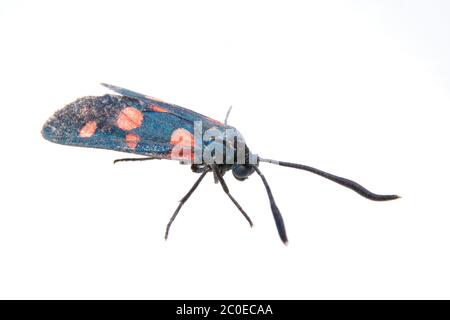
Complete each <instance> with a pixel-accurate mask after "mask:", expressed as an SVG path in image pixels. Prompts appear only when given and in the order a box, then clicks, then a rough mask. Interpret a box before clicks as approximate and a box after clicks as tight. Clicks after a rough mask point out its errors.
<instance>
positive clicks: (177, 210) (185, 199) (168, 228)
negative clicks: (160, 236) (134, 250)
mask: <svg viewBox="0 0 450 320" xmlns="http://www.w3.org/2000/svg"><path fill="white" fill-rule="evenodd" d="M208 172H209V169H208V170H206V171H204V172H203V173H202V174H201V176H200V177H199V178H198V179H197V181H196V182H195V183H194V185H193V186H192V187H191V189H190V190H189V192H188V193H186V195H185V196H184V197H183V198H182V199H181V200H180V203H179V204H178V207H177V209H176V210H175V212H174V213H173V214H172V217H171V218H170V220H169V223H168V224H167V227H166V234H165V236H164V238H165V239H166V240H167V238H168V237H169V230H170V226H171V225H172V223H173V221H174V220H175V218H176V217H177V215H178V212H180V209H181V207H182V206H183V205H184V203H185V202H186V201H187V200H188V199H189V197H190V196H191V195H192V194H193V193H194V191H195V189H197V187H198V185H199V184H200V182H202V180H203V178H204V177H205V176H206V174H207V173H208Z"/></svg>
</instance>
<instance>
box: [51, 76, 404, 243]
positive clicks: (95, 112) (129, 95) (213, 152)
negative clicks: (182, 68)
mask: <svg viewBox="0 0 450 320" xmlns="http://www.w3.org/2000/svg"><path fill="white" fill-rule="evenodd" d="M102 85H104V86H105V87H107V88H108V89H110V90H112V91H114V92H115V93H116V94H105V95H103V96H87V97H82V98H79V99H77V100H76V101H74V102H72V103H70V104H68V105H67V106H65V107H64V108H62V109H61V110H59V111H57V112H56V113H55V114H54V115H53V116H52V117H51V118H50V119H49V120H48V121H47V122H46V123H45V124H44V127H43V129H42V135H43V137H44V138H45V139H47V140H49V141H51V142H55V143H58V144H63V145H70V146H80V147H88V148H101V149H110V150H115V151H122V152H128V153H133V154H137V155H141V156H143V157H138V158H122V159H117V160H115V161H114V163H117V162H121V161H145V160H153V159H167V160H176V161H180V162H181V163H183V164H190V165H191V170H192V171H193V172H194V173H197V174H199V175H200V176H199V177H198V179H197V181H196V182H195V183H194V185H193V186H192V187H191V189H190V190H189V191H188V193H187V194H186V195H185V196H184V197H183V198H182V199H181V201H180V203H179V205H178V207H177V208H176V210H175V212H174V213H173V214H172V216H171V218H170V220H169V223H168V224H167V227H166V232H165V238H166V239H167V237H168V235H169V230H170V227H171V225H172V223H173V222H174V220H175V218H176V216H177V215H178V213H179V211H180V209H181V207H182V206H183V205H184V204H185V203H186V201H187V200H188V199H189V197H190V196H191V195H192V194H193V192H194V191H195V190H196V189H197V187H198V186H199V184H200V183H201V182H202V180H203V178H204V177H205V176H206V175H207V174H208V173H212V174H213V176H214V180H215V182H216V183H220V185H221V187H222V189H223V191H224V192H225V193H226V194H227V196H228V197H229V198H230V200H231V201H232V202H233V203H234V205H235V206H236V207H237V209H238V210H239V211H240V212H241V214H242V215H243V217H244V218H245V219H246V220H247V221H248V223H249V224H250V226H253V222H252V220H251V219H250V217H249V216H248V215H247V213H246V212H245V211H244V209H243V208H242V207H241V205H240V204H239V203H238V202H237V201H236V199H235V198H234V197H233V196H232V195H231V193H230V190H229V188H228V186H227V184H226V182H225V180H224V175H225V173H226V172H228V171H231V173H232V175H233V176H234V178H236V179H237V180H239V181H244V180H246V179H247V178H248V177H249V176H250V175H252V174H253V173H255V172H256V174H257V175H258V176H259V177H260V178H261V180H262V182H263V184H264V187H265V189H266V191H267V195H268V197H269V202H270V207H271V210H272V214H273V217H274V220H275V224H276V227H277V230H278V235H279V237H280V239H281V241H282V242H283V243H284V244H287V243H288V237H287V234H286V228H285V225H284V222H283V217H282V216H281V213H280V210H279V209H278V207H277V205H276V203H275V200H274V197H273V194H272V191H271V189H270V186H269V184H268V182H267V180H266V178H265V177H264V175H263V173H262V172H261V170H260V168H259V165H260V164H261V163H263V162H264V163H271V164H276V165H279V166H282V167H289V168H295V169H301V170H306V171H309V172H312V173H314V174H317V175H319V176H321V177H323V178H326V179H328V180H331V181H334V182H336V183H338V184H340V185H342V186H344V187H347V188H349V189H351V190H353V191H355V192H357V193H359V194H360V195H361V196H363V197H365V198H367V199H370V200H374V201H386V200H394V199H397V198H399V196H397V195H380V194H375V193H373V192H371V191H369V190H367V189H366V188H364V187H363V186H361V185H360V184H358V183H356V182H354V181H352V180H349V179H346V178H342V177H339V176H336V175H333V174H330V173H327V172H324V171H322V170H319V169H316V168H313V167H310V166H306V165H302V164H297V163H291V162H284V161H277V160H271V159H266V158H262V157H260V156H259V155H257V154H254V153H252V152H251V151H250V149H249V147H248V146H247V143H246V142H245V139H244V138H243V136H242V135H241V134H240V132H239V131H238V130H237V129H236V128H234V127H233V126H230V125H228V123H227V119H228V115H229V112H230V110H229V111H228V113H227V116H226V119H225V121H224V122H221V121H217V120H214V119H212V118H209V117H207V116H204V115H202V114H199V113H197V112H195V111H192V110H189V109H186V108H183V107H180V106H177V105H175V104H171V103H167V102H163V101H161V100H158V99H156V98H153V97H150V96H147V95H144V94H140V93H137V92H134V91H131V90H128V89H124V88H120V87H117V86H113V85H109V84H102Z"/></svg>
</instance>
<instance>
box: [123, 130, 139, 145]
mask: <svg viewBox="0 0 450 320" xmlns="http://www.w3.org/2000/svg"><path fill="white" fill-rule="evenodd" d="M125 141H126V142H127V144H128V146H129V147H130V148H131V149H136V147H137V145H138V143H139V141H141V137H139V135H137V134H135V133H128V134H127V135H126V136H125Z"/></svg>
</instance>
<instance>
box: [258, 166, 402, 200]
mask: <svg viewBox="0 0 450 320" xmlns="http://www.w3.org/2000/svg"><path fill="white" fill-rule="evenodd" d="M258 160H259V161H261V162H267V163H272V164H277V165H279V166H282V167H289V168H295V169H300V170H305V171H309V172H312V173H314V174H317V175H319V176H321V177H324V178H326V179H328V180H331V181H333V182H336V183H338V184H340V185H341V186H344V187H347V188H349V189H352V190H353V191H355V192H357V193H359V194H360V195H361V196H363V197H365V198H367V199H370V200H373V201H387V200H395V199H398V198H400V196H398V195H395V194H389V195H383V194H376V193H373V192H371V191H369V190H367V189H366V188H364V187H363V186H362V185H360V184H359V183H356V182H355V181H352V180H350V179H347V178H343V177H339V176H335V175H334V174H331V173H328V172H325V171H322V170H319V169H316V168H313V167H310V166H305V165H303V164H298V163H291V162H284V161H277V160H271V159H264V158H260V157H258Z"/></svg>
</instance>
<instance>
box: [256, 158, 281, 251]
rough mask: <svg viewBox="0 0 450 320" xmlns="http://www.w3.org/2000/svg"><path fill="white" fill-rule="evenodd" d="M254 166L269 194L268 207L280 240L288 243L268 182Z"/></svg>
mask: <svg viewBox="0 0 450 320" xmlns="http://www.w3.org/2000/svg"><path fill="white" fill-rule="evenodd" d="M253 167H254V168H255V171H256V172H257V173H258V174H259V176H260V177H261V180H262V181H263V183H264V186H265V187H266V191H267V195H268V196H269V201H270V208H271V209H272V213H273V218H274V219H275V224H276V225H277V230H278V235H279V236H280V238H281V241H283V243H284V244H287V243H288V238H287V234H286V228H285V227H284V221H283V217H282V216H281V213H280V210H279V209H278V207H277V204H276V203H275V199H274V198H273V195H272V191H271V190H270V187H269V184H268V183H267V180H266V178H265V177H264V175H263V174H262V172H261V171H260V170H259V169H258V167H257V166H253Z"/></svg>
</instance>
